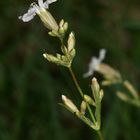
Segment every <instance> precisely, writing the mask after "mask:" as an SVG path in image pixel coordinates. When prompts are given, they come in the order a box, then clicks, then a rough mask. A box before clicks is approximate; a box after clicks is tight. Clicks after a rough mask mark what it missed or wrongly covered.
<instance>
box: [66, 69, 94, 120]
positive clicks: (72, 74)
mask: <svg viewBox="0 0 140 140" xmlns="http://www.w3.org/2000/svg"><path fill="white" fill-rule="evenodd" d="M69 71H70V74H71V76H72V79H73V81H74V83H75V86H76V88H77V90H78V91H79V93H80V95H81V96H82V98H83V96H84V93H83V91H82V89H81V87H80V85H79V83H78V81H77V79H76V76H75V74H74V72H73V70H72V68H71V67H69ZM87 109H88V111H89V114H90V116H91V118H92V120H93V122H94V123H96V120H95V118H94V115H93V113H92V110H91V108H90V106H89V104H87Z"/></svg>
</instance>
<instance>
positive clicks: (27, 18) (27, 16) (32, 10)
mask: <svg viewBox="0 0 140 140" xmlns="http://www.w3.org/2000/svg"><path fill="white" fill-rule="evenodd" d="M35 15H36V9H35V8H33V7H32V8H29V10H28V12H27V13H25V14H24V15H23V16H19V19H21V20H23V21H24V22H28V21H30V20H32V19H33V18H34V16H35Z"/></svg>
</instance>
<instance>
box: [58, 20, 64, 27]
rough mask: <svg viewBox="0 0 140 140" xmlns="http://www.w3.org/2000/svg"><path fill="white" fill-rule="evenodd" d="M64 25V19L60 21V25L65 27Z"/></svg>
mask: <svg viewBox="0 0 140 140" xmlns="http://www.w3.org/2000/svg"><path fill="white" fill-rule="evenodd" d="M63 25H64V20H63V19H62V20H61V21H60V23H59V27H63Z"/></svg>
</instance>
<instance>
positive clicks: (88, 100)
mask: <svg viewBox="0 0 140 140" xmlns="http://www.w3.org/2000/svg"><path fill="white" fill-rule="evenodd" d="M84 100H85V101H86V102H87V103H88V104H90V105H93V106H95V102H94V100H93V99H92V98H91V97H90V96H88V95H84Z"/></svg>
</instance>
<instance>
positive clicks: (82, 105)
mask: <svg viewBox="0 0 140 140" xmlns="http://www.w3.org/2000/svg"><path fill="white" fill-rule="evenodd" d="M86 108H87V104H86V102H85V101H82V103H81V113H82V114H83V115H85V112H86Z"/></svg>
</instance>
